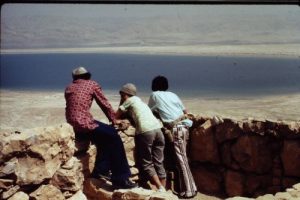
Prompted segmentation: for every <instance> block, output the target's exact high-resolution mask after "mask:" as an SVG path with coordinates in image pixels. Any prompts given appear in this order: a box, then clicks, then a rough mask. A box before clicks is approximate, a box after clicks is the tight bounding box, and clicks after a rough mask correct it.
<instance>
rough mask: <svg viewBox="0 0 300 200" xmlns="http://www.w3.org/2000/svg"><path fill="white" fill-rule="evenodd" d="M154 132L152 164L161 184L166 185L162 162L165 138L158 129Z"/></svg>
mask: <svg viewBox="0 0 300 200" xmlns="http://www.w3.org/2000/svg"><path fill="white" fill-rule="evenodd" d="M155 132H156V134H155V136H156V137H155V140H154V143H153V146H152V155H153V164H154V168H155V170H156V173H157V175H158V177H159V180H160V182H161V184H162V186H163V187H166V171H165V168H164V164H163V161H164V147H165V139H164V135H163V133H162V132H161V130H160V129H157V130H155Z"/></svg>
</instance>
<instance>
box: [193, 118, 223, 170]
mask: <svg viewBox="0 0 300 200" xmlns="http://www.w3.org/2000/svg"><path fill="white" fill-rule="evenodd" d="M191 161H200V162H210V163H214V164H218V163H220V157H219V152H218V144H217V142H216V140H215V136H214V132H213V127H212V122H211V121H210V120H207V121H206V122H205V123H204V124H202V125H201V126H200V127H198V128H195V129H194V130H193V131H192V133H191Z"/></svg>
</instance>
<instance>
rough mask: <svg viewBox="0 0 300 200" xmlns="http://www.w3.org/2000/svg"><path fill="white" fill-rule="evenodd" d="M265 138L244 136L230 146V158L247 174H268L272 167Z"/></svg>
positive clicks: (267, 141) (270, 152) (269, 151)
mask: <svg viewBox="0 0 300 200" xmlns="http://www.w3.org/2000/svg"><path fill="white" fill-rule="evenodd" d="M268 147H269V140H268V138H266V137H262V136H256V135H245V136H242V137H239V139H238V140H237V142H236V143H235V144H234V145H233V146H232V148H231V151H232V156H233V158H234V159H235V160H236V161H237V163H238V164H239V166H240V167H241V168H242V169H243V170H245V171H247V172H255V173H258V174H262V173H266V172H269V170H270V169H271V167H272V159H273V158H272V157H273V155H272V151H271V149H270V148H268Z"/></svg>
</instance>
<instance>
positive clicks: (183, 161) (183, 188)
mask: <svg viewBox="0 0 300 200" xmlns="http://www.w3.org/2000/svg"><path fill="white" fill-rule="evenodd" d="M173 133H174V150H175V154H176V156H177V167H178V170H179V195H180V196H181V197H193V196H195V195H196V194H197V187H196V184H195V181H194V178H193V175H192V172H191V170H190V167H189V163H188V159H187V156H186V144H187V143H186V142H187V138H188V134H189V132H188V129H187V128H185V127H184V126H176V127H175V128H174V129H173Z"/></svg>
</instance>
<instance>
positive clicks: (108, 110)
mask: <svg viewBox="0 0 300 200" xmlns="http://www.w3.org/2000/svg"><path fill="white" fill-rule="evenodd" d="M94 98H95V100H96V102H97V104H98V105H99V107H100V108H101V110H102V111H103V112H104V114H105V115H106V117H107V118H108V119H109V121H111V122H112V123H113V124H115V122H116V113H115V111H114V109H113V108H112V106H111V104H110V103H109V102H108V100H107V98H106V97H105V96H104V94H103V91H102V89H101V87H100V86H99V85H98V86H96V87H95V90H94Z"/></svg>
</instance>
